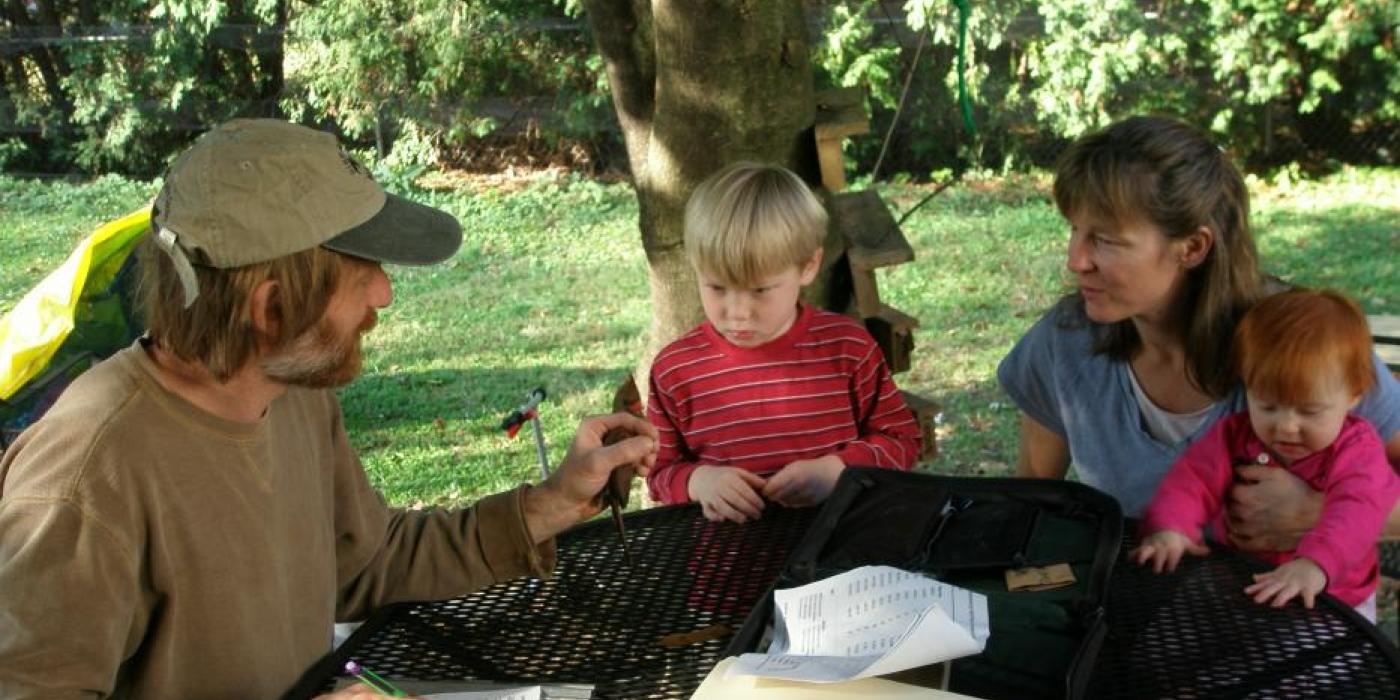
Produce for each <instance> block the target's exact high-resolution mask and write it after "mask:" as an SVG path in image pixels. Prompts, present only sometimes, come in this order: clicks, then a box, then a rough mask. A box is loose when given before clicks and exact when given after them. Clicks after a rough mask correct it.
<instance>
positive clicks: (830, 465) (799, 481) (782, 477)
mask: <svg viewBox="0 0 1400 700" xmlns="http://www.w3.org/2000/svg"><path fill="white" fill-rule="evenodd" d="M845 468H846V463H845V462H842V461H841V458H840V457H837V456H836V455H827V456H825V457H818V458H817V459H799V460H797V461H796V462H792V463H790V464H788V465H787V466H786V467H783V468H782V470H781V471H779V472H778V473H777V474H774V475H773V476H771V477H769V478H768V485H767V486H765V487H763V495H764V496H766V497H767V498H768V500H770V501H774V502H776V503H781V504H783V505H785V506H787V507H789V508H800V507H803V506H811V505H816V504H818V503H821V502H822V501H825V500H826V497H827V496H830V495H831V490H832V489H834V488H836V480H837V479H839V478H840V477H841V471H842V470H843V469H845Z"/></svg>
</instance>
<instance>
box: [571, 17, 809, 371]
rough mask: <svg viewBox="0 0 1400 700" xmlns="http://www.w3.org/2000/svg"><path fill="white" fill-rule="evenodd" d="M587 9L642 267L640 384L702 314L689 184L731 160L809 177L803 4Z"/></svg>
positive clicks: (806, 74)
mask: <svg viewBox="0 0 1400 700" xmlns="http://www.w3.org/2000/svg"><path fill="white" fill-rule="evenodd" d="M584 5H585V8H586V9H587V13H588V23H589V26H590V27H591V28H592V30H593V35H594V37H595V39H596V41H597V42H598V51H599V53H600V54H601V55H602V57H603V60H604V63H605V64H606V66H607V75H608V83H609V85H610V87H611V88H612V96H613V106H614V108H615V109H616V111H617V117H618V122H619V124H620V126H621V127H622V133H623V138H624V141H625V143H626V147H627V157H628V163H629V164H630V166H631V169H632V181H633V185H634V187H635V188H636V191H637V203H638V212H639V213H638V228H639V230H640V233H641V239H642V240H641V242H642V246H643V248H644V250H645V251H646V255H647V263H648V266H649V269H650V272H649V276H650V286H651V302H652V323H651V338H650V342H649V344H648V347H647V351H646V354H645V357H644V358H642V361H641V363H640V366H639V367H638V369H637V375H636V378H637V380H638V386H639V387H646V386H647V373H648V372H649V368H650V365H651V359H652V358H653V357H654V356H655V353H656V351H657V350H658V349H660V348H661V347H662V346H664V345H665V344H666V343H669V342H670V341H672V340H674V339H675V338H677V337H679V336H680V335H681V334H682V333H684V332H685V331H687V330H689V329H690V328H691V327H693V326H694V325H695V324H697V323H698V322H699V321H700V320H702V319H703V313H702V311H701V307H700V301H699V294H698V290H697V287H696V283H695V275H694V272H693V271H692V270H691V268H690V265H689V263H688V262H687V261H686V259H685V251H684V247H683V221H682V219H683V216H684V211H685V203H686V200H687V199H688V198H689V197H690V193H691V192H692V191H693V190H694V189H695V187H696V185H698V184H699V183H700V182H701V181H702V180H704V179H705V178H706V177H707V176H709V175H710V174H711V173H713V172H715V171H716V170H718V169H719V168H721V167H722V166H724V165H725V164H727V163H729V162H732V161H735V160H740V159H749V160H760V161H767V162H774V163H780V164H783V165H786V166H787V167H789V168H792V169H793V170H795V171H797V172H798V173H799V174H802V175H803V176H804V177H807V178H808V180H809V181H812V179H813V172H812V168H811V165H810V159H809V157H808V156H807V153H806V151H807V150H810V146H808V145H807V142H808V141H810V139H811V132H810V129H811V126H812V118H813V114H814V103H813V95H812V70H811V65H810V63H809V61H808V58H807V27H806V24H805V19H804V17H803V14H802V4H801V2H800V0H714V1H710V2H693V1H690V0H650V1H648V0H585V3H584ZM642 393H643V395H644V396H645V394H646V391H645V389H643V391H642Z"/></svg>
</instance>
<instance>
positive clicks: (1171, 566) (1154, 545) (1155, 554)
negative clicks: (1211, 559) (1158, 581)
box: [1128, 530, 1210, 574]
mask: <svg viewBox="0 0 1400 700" xmlns="http://www.w3.org/2000/svg"><path fill="white" fill-rule="evenodd" d="M1182 554H1195V555H1196V556H1205V555H1207V554H1210V548H1209V547H1207V546H1205V545H1204V544H1196V543H1195V542H1192V541H1191V538H1190V537H1187V536H1186V535H1184V534H1182V533H1180V532H1177V531H1176V530H1158V531H1156V532H1154V533H1152V534H1150V535H1148V536H1147V537H1144V538H1143V539H1142V542H1139V543H1138V546H1137V549H1134V550H1133V551H1132V552H1131V553H1129V554H1128V557H1129V558H1130V559H1132V560H1133V561H1135V562H1137V563H1138V564H1146V563H1147V562H1148V561H1151V562H1152V571H1153V572H1154V573H1158V574H1160V573H1162V572H1163V571H1167V572H1172V571H1176V565H1177V564H1178V563H1179V562H1180V561H1181V555H1182Z"/></svg>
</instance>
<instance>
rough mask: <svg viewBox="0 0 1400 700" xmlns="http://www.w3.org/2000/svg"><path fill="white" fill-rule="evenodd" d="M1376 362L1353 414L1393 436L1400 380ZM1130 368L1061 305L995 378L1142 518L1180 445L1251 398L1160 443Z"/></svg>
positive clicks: (1218, 409)
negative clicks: (1098, 348)
mask: <svg viewBox="0 0 1400 700" xmlns="http://www.w3.org/2000/svg"><path fill="white" fill-rule="evenodd" d="M1221 361H1222V362H1223V361H1225V360H1224V359H1223V358H1222V360H1221ZM1374 362H1375V366H1376V379H1377V382H1376V386H1375V388H1373V389H1372V390H1371V391H1370V392H1369V393H1368V394H1367V395H1366V396H1365V397H1364V398H1363V399H1362V400H1361V403H1360V405H1358V406H1357V407H1356V410H1355V411H1353V413H1355V414H1356V415H1358V416H1361V417H1362V418H1365V419H1367V420H1369V421H1370V422H1371V424H1372V425H1374V426H1375V427H1376V432H1377V433H1379V434H1380V435H1381V438H1382V439H1383V440H1385V441H1387V442H1389V441H1390V440H1391V439H1393V438H1394V436H1395V434H1396V432H1397V431H1400V382H1396V380H1395V378H1394V377H1393V376H1392V375H1391V374H1390V372H1389V371H1388V370H1387V369H1386V368H1385V365H1384V364H1383V363H1382V362H1381V361H1380V358H1375V359H1374ZM1130 371H1131V370H1130V369H1129V367H1128V364H1127V363H1126V362H1114V361H1113V360H1110V359H1109V358H1108V356H1107V355H1100V354H1095V353H1094V351H1093V336H1092V333H1091V331H1090V321H1089V320H1088V319H1087V318H1085V316H1084V315H1083V312H1082V311H1081V310H1079V309H1075V308H1073V307H1072V306H1069V305H1066V304H1059V305H1057V306H1056V307H1055V308H1053V309H1051V310H1050V311H1049V312H1047V313H1046V314H1045V315H1044V316H1042V317H1041V318H1040V320H1039V321H1037V322H1036V324H1035V325H1034V326H1032V327H1031V329H1030V331H1028V332H1027V333H1026V334H1025V335H1024V336H1023V337H1022V338H1021V340H1020V341H1019V342H1017V343H1016V346H1015V347H1014V348H1012V349H1011V352H1010V353H1008V354H1007V356H1006V357H1005V358H1004V359H1002V361H1001V365H1000V366H998V367H997V379H998V380H999V381H1000V382H1001V386H1002V388H1003V389H1005V390H1006V393H1007V394H1008V395H1010V396H1011V399H1012V400H1013V401H1015V402H1016V405H1017V406H1018V407H1019V408H1020V409H1021V410H1022V411H1024V412H1025V414H1026V415H1028V416H1030V417H1031V418H1033V419H1035V421H1036V422H1037V423H1040V424H1041V425H1043V426H1045V427H1046V428H1048V429H1050V430H1051V431H1053V432H1055V433H1056V434H1057V435H1059V436H1060V437H1061V438H1063V439H1064V440H1065V442H1066V443H1068V444H1069V452H1070V461H1071V463H1072V464H1073V466H1074V469H1075V471H1076V472H1077V473H1078V475H1079V479H1080V480H1081V481H1083V482H1084V483H1086V484H1089V485H1090V486H1093V487H1095V488H1097V489H1099V490H1101V491H1103V492H1105V493H1107V494H1109V495H1111V496H1113V497H1114V498H1117V499H1118V502H1119V503H1120V504H1121V505H1122V506H1123V514H1124V515H1127V516H1129V517H1139V516H1141V515H1142V512H1143V510H1145V509H1146V508H1147V503H1148V502H1149V501H1150V500H1152V493H1153V492H1154V491H1155V490H1156V489H1157V483H1158V482H1159V481H1161V479H1162V477H1163V476H1164V475H1166V473H1167V469H1168V468H1169V467H1171V465H1172V463H1173V462H1175V461H1176V458H1177V457H1178V456H1180V455H1181V452H1182V450H1184V449H1185V448H1186V446H1187V445H1189V444H1191V443H1192V442H1195V440H1196V439H1197V438H1199V437H1200V436H1201V435H1202V434H1204V433H1205V431H1206V430H1209V429H1210V426H1211V425H1213V424H1214V423H1215V421H1216V420H1218V419H1220V418H1221V417H1223V416H1226V415H1229V414H1231V413H1234V412H1236V411H1242V410H1244V408H1245V401H1244V392H1243V391H1242V390H1240V389H1236V390H1235V391H1233V392H1231V394H1230V395H1229V396H1228V397H1226V398H1225V399H1224V400H1222V401H1219V402H1217V403H1216V404H1215V406H1214V407H1213V408H1212V409H1211V411H1210V414H1209V415H1208V416H1207V418H1206V420H1205V421H1204V422H1203V423H1202V424H1201V426H1200V427H1199V428H1197V429H1196V431H1195V432H1194V433H1192V434H1191V435H1189V436H1187V438H1186V439H1185V440H1182V441H1181V442H1177V443H1173V444H1167V443H1163V442H1159V441H1157V440H1156V439H1154V438H1153V437H1152V436H1151V435H1149V434H1148V433H1147V430H1146V428H1145V427H1144V426H1143V420H1142V415H1141V409H1140V408H1139V407H1138V405H1137V402H1136V401H1135V400H1134V399H1133V390H1132V384H1131V382H1132V379H1131V378H1130V377H1129V374H1128V373H1129V372H1130Z"/></svg>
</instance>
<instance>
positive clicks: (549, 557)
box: [335, 411, 554, 620]
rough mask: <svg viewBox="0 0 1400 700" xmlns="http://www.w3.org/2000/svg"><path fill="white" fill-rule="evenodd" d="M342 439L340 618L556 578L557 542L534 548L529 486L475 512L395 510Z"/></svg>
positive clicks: (486, 501) (340, 436) (338, 445)
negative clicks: (524, 579)
mask: <svg viewBox="0 0 1400 700" xmlns="http://www.w3.org/2000/svg"><path fill="white" fill-rule="evenodd" d="M337 420H338V411H337ZM336 432H337V435H336V436H335V450H336V452H337V464H336V466H335V469H336V476H335V528H336V566H337V572H336V575H337V581H338V582H339V587H340V590H339V595H338V599H337V606H336V616H337V618H338V619H341V620H357V619H363V618H364V617H365V616H366V615H368V613H369V612H370V611H371V610H373V609H374V608H376V607H379V606H382V605H385V604H388V603H393V602H399V601H406V600H440V599H443V598H450V597H452V596H457V595H463V594H465V593H469V592H471V591H475V590H478V589H480V588H484V587H486V586H489V585H491V584H493V583H497V582H500V581H508V580H511V579H514V578H519V577H521V576H538V577H544V576H548V575H549V573H550V572H551V571H553V569H554V541H553V540H550V541H548V542H545V543H542V544H540V545H536V544H534V541H533V538H532V537H531V535H530V532H529V528H528V527H527V526H526V524H525V515H524V509H523V498H524V496H525V491H526V489H528V488H529V487H528V486H522V487H520V488H518V489H515V490H513V491H508V492H506V493H500V494H496V495H493V496H487V497H486V498H483V499H481V500H480V501H478V502H477V503H475V504H474V505H472V506H471V507H470V508H464V509H439V508H432V509H426V510H421V511H417V510H403V509H391V508H389V507H388V506H386V505H385V503H384V499H383V497H381V496H380V495H379V493H378V492H376V491H375V490H374V489H373V488H372V487H371V486H370V484H369V480H368V478H367V477H366V476H365V473H364V469H363V468H362V467H361V466H360V461H359V458H358V457H356V456H355V454H354V451H353V450H352V449H351V447H350V445H349V441H348V440H347V439H346V438H345V434H344V430H343V429H339V427H338V426H337V430H336Z"/></svg>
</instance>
